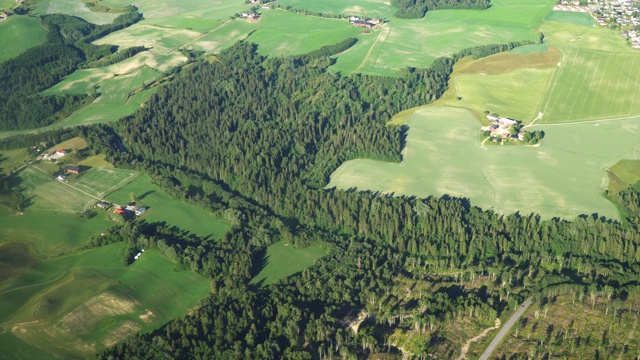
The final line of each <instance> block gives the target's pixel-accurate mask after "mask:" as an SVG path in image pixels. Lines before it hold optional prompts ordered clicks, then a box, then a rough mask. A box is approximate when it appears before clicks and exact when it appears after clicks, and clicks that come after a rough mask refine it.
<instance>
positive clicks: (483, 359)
mask: <svg viewBox="0 0 640 360" xmlns="http://www.w3.org/2000/svg"><path fill="white" fill-rule="evenodd" d="M530 305H531V298H529V299H527V300H526V301H525V302H524V303H522V305H521V306H520V307H519V308H518V310H516V312H515V313H514V314H513V315H511V318H509V321H507V322H506V323H505V324H504V326H503V327H502V329H500V332H499V333H498V335H496V337H495V338H493V341H491V344H489V347H487V350H485V351H484V353H482V356H480V360H488V359H489V356H491V353H492V352H493V350H495V349H496V347H497V346H498V344H500V341H502V338H503V337H504V336H505V335H507V333H508V332H509V330H511V327H512V326H513V325H514V324H515V323H516V321H518V319H519V318H520V316H522V314H523V313H524V311H525V310H527V308H528V307H529V306H530Z"/></svg>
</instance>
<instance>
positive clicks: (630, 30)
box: [553, 0, 640, 49]
mask: <svg viewBox="0 0 640 360" xmlns="http://www.w3.org/2000/svg"><path fill="white" fill-rule="evenodd" d="M553 10H556V11H572V12H584V13H589V14H591V16H593V18H594V19H595V20H596V21H597V22H598V24H600V25H601V26H610V27H615V28H620V32H621V34H622V36H623V37H625V38H627V40H629V43H631V46H632V47H633V48H634V49H640V0H588V1H584V0H583V1H577V0H571V1H569V0H561V1H560V2H559V3H558V4H557V5H556V6H555V7H554V8H553Z"/></svg>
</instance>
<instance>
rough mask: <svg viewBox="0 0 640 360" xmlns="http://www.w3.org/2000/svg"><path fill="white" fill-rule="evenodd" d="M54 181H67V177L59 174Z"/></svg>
mask: <svg viewBox="0 0 640 360" xmlns="http://www.w3.org/2000/svg"><path fill="white" fill-rule="evenodd" d="M56 180H58V181H67V175H62V174H60V175H58V177H57V178H56Z"/></svg>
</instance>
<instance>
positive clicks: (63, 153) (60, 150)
mask: <svg viewBox="0 0 640 360" xmlns="http://www.w3.org/2000/svg"><path fill="white" fill-rule="evenodd" d="M56 155H58V156H65V155H67V150H65V149H59V150H56Z"/></svg>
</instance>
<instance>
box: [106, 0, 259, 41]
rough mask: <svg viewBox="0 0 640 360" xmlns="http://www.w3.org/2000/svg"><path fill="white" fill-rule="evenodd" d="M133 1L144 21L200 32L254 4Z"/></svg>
mask: <svg viewBox="0 0 640 360" xmlns="http://www.w3.org/2000/svg"><path fill="white" fill-rule="evenodd" d="M131 3H132V1H131V0H103V1H101V4H103V5H108V6H113V7H123V6H127V5H129V4H131ZM133 3H134V4H135V6H137V7H138V9H139V11H140V12H141V13H143V14H144V17H145V20H143V21H142V22H141V23H142V24H147V25H157V26H159V27H168V28H174V29H190V30H194V31H197V32H200V33H205V32H208V31H211V30H213V29H215V28H216V27H218V26H219V25H220V24H222V23H224V22H225V21H227V20H229V19H230V17H231V16H233V15H234V14H236V13H241V12H243V11H247V10H249V9H250V8H251V7H252V6H254V5H251V4H247V3H246V2H245V1H243V0H228V1H225V0H213V1H211V0H193V1H172V0H135V1H133Z"/></svg>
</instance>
